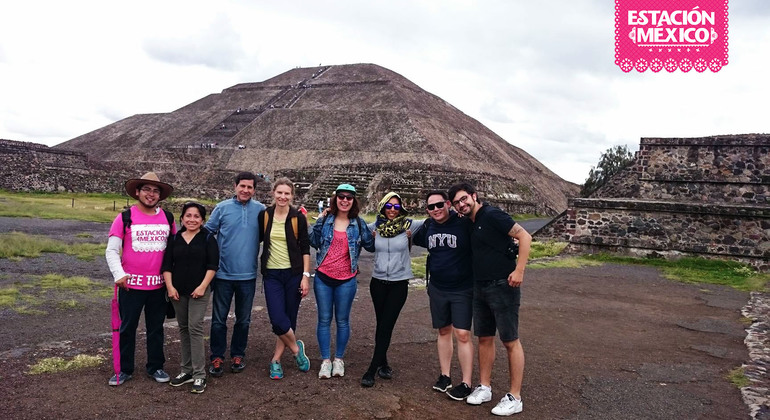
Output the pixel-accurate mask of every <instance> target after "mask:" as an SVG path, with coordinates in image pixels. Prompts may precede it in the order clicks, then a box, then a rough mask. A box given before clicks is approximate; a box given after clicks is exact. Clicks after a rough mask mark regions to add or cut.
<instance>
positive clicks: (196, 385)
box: [190, 378, 206, 394]
mask: <svg viewBox="0 0 770 420" xmlns="http://www.w3.org/2000/svg"><path fill="white" fill-rule="evenodd" d="M205 390H206V380H205V379H204V378H198V379H196V380H195V381H193V386H192V389H191V390H190V392H192V393H193V394H203V391H205Z"/></svg>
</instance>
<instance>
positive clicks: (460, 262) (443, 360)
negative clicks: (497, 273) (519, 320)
mask: <svg viewBox="0 0 770 420" xmlns="http://www.w3.org/2000/svg"><path fill="white" fill-rule="evenodd" d="M425 202H426V203H427V212H428V216H430V220H428V221H426V222H425V224H423V225H422V227H421V228H420V229H418V230H417V231H416V232H415V233H414V235H412V241H413V243H414V244H415V245H417V246H421V247H424V248H428V254H429V256H428V263H427V268H428V273H429V274H430V276H429V278H430V282H428V296H429V297H430V315H431V319H432V321H433V328H436V329H438V339H437V347H438V360H439V366H440V367H441V374H440V375H439V377H438V381H436V384H435V385H433V389H435V390H436V391H439V392H446V393H447V395H448V396H449V397H450V398H452V399H454V400H457V401H462V400H464V399H465V398H466V397H467V396H468V395H470V393H471V388H470V383H471V374H472V373H473V342H472V341H471V320H472V316H473V270H472V265H471V239H470V234H471V228H472V225H473V224H472V222H471V221H470V219H468V218H467V217H464V218H461V217H458V216H457V213H455V212H453V211H451V212H450V211H449V208H450V205H451V203H450V201H449V198H448V196H447V193H445V192H443V191H431V192H429V193H428V195H427V197H426V199H425ZM453 334H454V336H455V338H457V358H458V360H459V362H460V370H461V371H462V382H460V384H459V385H457V386H455V387H454V388H452V379H451V377H450V372H449V370H450V368H451V365H452V353H453V351H454V349H453V346H452V335H453ZM450 388H451V390H450Z"/></svg>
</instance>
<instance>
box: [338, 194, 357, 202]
mask: <svg viewBox="0 0 770 420" xmlns="http://www.w3.org/2000/svg"><path fill="white" fill-rule="evenodd" d="M337 198H339V199H340V200H347V201H353V195H352V194H337Z"/></svg>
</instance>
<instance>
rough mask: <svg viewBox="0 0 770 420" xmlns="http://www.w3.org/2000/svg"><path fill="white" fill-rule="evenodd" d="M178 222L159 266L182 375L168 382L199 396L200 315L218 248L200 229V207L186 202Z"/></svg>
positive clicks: (202, 362)
mask: <svg viewBox="0 0 770 420" xmlns="http://www.w3.org/2000/svg"><path fill="white" fill-rule="evenodd" d="M180 220H181V222H182V225H183V227H182V229H180V231H179V232H177V233H176V234H175V235H172V236H171V237H169V239H168V245H167V246H166V252H165V254H164V255H163V266H162V267H161V271H162V272H163V279H164V280H165V282H166V290H167V292H168V297H169V299H170V300H171V303H172V304H173V305H174V310H175V311H176V319H177V323H178V324H179V334H180V335H181V340H182V363H181V366H182V372H181V373H180V374H179V375H177V376H176V377H175V378H173V379H172V380H171V382H170V383H171V386H180V385H183V384H186V383H190V382H192V383H193V385H192V392H193V393H198V394H199V393H202V392H203V390H204V389H206V370H205V368H206V348H205V346H204V343H203V316H204V314H205V312H206V307H207V306H208V303H209V298H210V296H211V290H210V288H209V283H211V280H212V279H213V278H214V274H215V273H216V271H217V268H218V266H219V248H218V247H217V241H216V238H214V236H213V235H212V234H210V233H209V231H208V230H206V228H205V227H203V222H205V221H206V208H205V207H203V205H201V204H198V203H194V202H188V203H185V205H184V206H183V207H182V217H181V219H180Z"/></svg>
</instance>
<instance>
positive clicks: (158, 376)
mask: <svg viewBox="0 0 770 420" xmlns="http://www.w3.org/2000/svg"><path fill="white" fill-rule="evenodd" d="M147 375H148V376H149V377H150V378H152V379H155V382H160V383H166V382H168V381H170V380H171V377H170V376H168V373H166V372H164V371H163V369H158V370H156V371H155V372H153V373H148V374H147Z"/></svg>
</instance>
